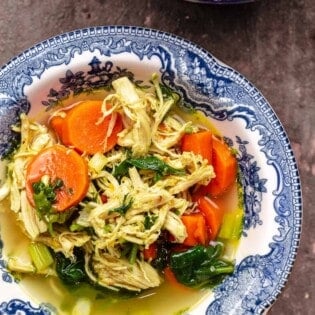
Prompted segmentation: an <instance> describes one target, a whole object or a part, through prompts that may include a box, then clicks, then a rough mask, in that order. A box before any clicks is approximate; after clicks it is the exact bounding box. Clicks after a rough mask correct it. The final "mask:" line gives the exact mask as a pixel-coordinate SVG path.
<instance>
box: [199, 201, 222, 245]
mask: <svg viewBox="0 0 315 315" xmlns="http://www.w3.org/2000/svg"><path fill="white" fill-rule="evenodd" d="M197 204H198V209H199V211H200V212H201V213H202V214H203V215H204V216H205V220H206V223H207V226H208V227H209V235H210V240H214V239H215V238H216V237H217V235H218V232H219V230H220V227H221V224H222V218H223V215H224V209H222V207H220V206H219V205H218V204H216V203H215V202H214V201H213V200H210V199H209V198H206V197H200V198H199V199H198V202H197Z"/></svg>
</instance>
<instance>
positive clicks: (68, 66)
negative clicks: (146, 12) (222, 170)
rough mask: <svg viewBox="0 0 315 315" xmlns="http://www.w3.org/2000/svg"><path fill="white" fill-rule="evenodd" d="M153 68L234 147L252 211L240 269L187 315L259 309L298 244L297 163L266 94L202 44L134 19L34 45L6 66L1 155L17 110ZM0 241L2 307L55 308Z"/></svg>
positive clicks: (273, 294) (0, 83)
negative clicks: (16, 270) (9, 262)
mask: <svg viewBox="0 0 315 315" xmlns="http://www.w3.org/2000/svg"><path fill="white" fill-rule="evenodd" d="M153 72H157V73H159V74H160V75H161V79H162V81H163V82H165V83H166V84H168V85H170V86H172V87H174V88H175V89H176V90H177V91H178V92H179V93H180V94H181V95H182V96H183V97H184V98H185V99H186V100H187V102H188V103H190V104H192V105H193V106H194V107H195V108H197V109H199V110H202V111H203V112H204V113H205V114H206V115H208V116H209V117H211V118H212V119H213V120H214V121H215V124H216V126H217V127H218V129H219V130H221V131H222V133H223V134H224V135H225V136H227V138H229V139H230V141H231V144H233V146H235V147H236V148H237V149H238V151H239V154H238V160H239V165H240V168H241V171H242V173H243V175H244V178H243V180H244V182H243V184H244V188H245V202H246V218H245V226H244V233H243V235H242V237H241V242H240V246H239V249H238V252H237V256H236V269H235V272H234V273H233V275H231V276H229V277H227V278H226V279H225V281H224V282H223V283H222V284H221V285H219V286H218V287H216V288H215V289H214V290H213V292H212V293H210V294H209V295H208V297H207V298H206V299H204V300H203V301H202V302H201V303H200V304H198V305H197V306H196V307H195V308H194V309H193V310H192V311H191V312H189V314H190V315H193V314H194V315H197V314H198V315H200V314H207V315H217V314H238V315H241V314H262V313H264V312H265V311H266V310H267V309H268V308H269V307H270V306H271V305H272V303H273V302H274V301H275V300H276V299H277V297H278V295H279V293H280V292H281V290H282V289H283V287H284V285H285V283H286V281H287V279H288V276H289V274H290V271H291V268H292V266H293V263H294V260H295V256H296V251H297V248H298V245H299V240H300V233H301V220H302V204H301V187H300V179H299V174H298V169H297V165H296V161H295V158H294V155H293V152H292V149H291V146H290V143H289V140H288V138H287V135H286V133H285V130H284V128H283V126H282V125H281V123H280V121H279V120H278V118H277V116H276V114H275V113H274V111H273V109H272V108H271V106H270V105H269V103H268V102H267V100H266V99H265V98H264V97H263V95H262V94H261V93H260V92H259V91H258V90H257V89H256V88H255V86H253V84H251V83H250V82H249V81H248V80H247V79H246V78H245V77H244V76H242V75H241V74H239V73H238V72H237V71H235V70H233V69H232V68H230V67H228V66H226V65H224V64H223V63H221V62H220V61H218V60H217V59H216V58H215V57H214V56H212V55H211V54H210V53H209V52H207V51H206V50H204V49H202V48H200V47H198V46H196V45H195V44H193V43H191V42H189V41H187V40H185V39H182V38H180V37H177V36H175V35H171V34H168V33H164V32H161V31H157V30H153V29H147V28H140V27H132V26H104V27H103V26H101V27H92V28H85V29H80V30H75V31H72V32H69V33H65V34H61V35H58V36H56V37H53V38H50V39H48V40H45V41H43V42H41V43H38V44H37V45H35V46H33V47H31V48H30V49H28V50H26V51H24V52H23V53H21V54H20V55H19V56H17V57H15V58H13V59H12V60H11V61H10V62H8V63H7V64H6V65H5V66H3V67H2V68H1V69H0V155H1V156H3V155H5V154H6V153H8V152H9V151H10V150H11V148H12V144H14V142H15V141H16V139H15V137H14V135H13V134H12V133H11V130H10V126H11V125H12V124H14V123H16V122H17V120H18V117H19V114H20V113H22V112H27V113H29V114H30V115H34V114H35V113H36V112H38V111H43V110H44V109H45V107H47V106H50V105H52V104H54V102H57V101H58V100H59V99H62V98H63V97H64V96H68V95H69V96H71V95H73V94H74V93H79V92H81V91H88V90H89V89H93V88H95V87H100V86H105V85H106V84H108V82H110V80H112V79H113V78H114V77H116V76H120V75H122V74H124V73H125V74H128V75H129V76H132V77H133V78H134V79H135V80H138V81H145V80H147V79H148V78H150V77H151V74H152V73H153ZM2 175H3V174H2ZM0 224H1V222H0ZM3 246H5V244H3V241H1V240H0V275H1V277H0V292H1V294H0V314H51V313H52V311H51V310H52V309H53V306H51V305H47V304H45V301H40V302H41V303H37V302H35V301H33V300H30V298H29V297H28V295H27V294H26V293H25V292H24V291H22V290H21V288H20V286H19V285H18V284H17V283H16V282H15V280H14V278H13V276H12V275H11V274H10V273H9V272H8V271H7V269H6V260H5V257H4V253H3ZM162 313H163V310H161V314H162Z"/></svg>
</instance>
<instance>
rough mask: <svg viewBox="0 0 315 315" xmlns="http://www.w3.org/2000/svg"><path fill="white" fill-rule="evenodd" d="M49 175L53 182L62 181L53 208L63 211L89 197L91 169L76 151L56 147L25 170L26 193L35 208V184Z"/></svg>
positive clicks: (32, 162)
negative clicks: (89, 169)
mask: <svg viewBox="0 0 315 315" xmlns="http://www.w3.org/2000/svg"><path fill="white" fill-rule="evenodd" d="M44 175H48V176H49V178H50V180H51V181H52V182H53V181H55V180H56V179H61V180H62V181H63V186H62V187H61V188H60V189H58V190H57V191H56V201H55V202H54V204H53V207H54V208H55V210H56V211H64V210H66V209H68V208H70V207H72V206H74V205H76V204H78V203H79V202H80V201H81V200H82V199H83V198H84V196H85V195H86V193H87V191H88V187H89V177H88V167H87V163H86V162H85V160H84V159H83V158H82V157H81V156H80V155H79V154H78V153H77V152H76V151H74V150H72V149H68V148H66V147H64V146H61V145H58V144H56V145H54V146H52V147H49V148H46V149H44V150H42V151H41V152H39V154H37V155H36V156H35V157H34V158H33V159H32V160H31V161H30V163H29V164H28V166H27V169H26V193H27V198H28V200H29V202H30V203H31V204H32V205H33V206H35V203H34V198H33V195H34V191H33V186H32V185H33V183H35V182H38V181H40V180H41V178H42V177H43V176H44Z"/></svg>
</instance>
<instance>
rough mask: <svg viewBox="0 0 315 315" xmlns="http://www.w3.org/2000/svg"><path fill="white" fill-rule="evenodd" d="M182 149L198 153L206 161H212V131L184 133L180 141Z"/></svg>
mask: <svg viewBox="0 0 315 315" xmlns="http://www.w3.org/2000/svg"><path fill="white" fill-rule="evenodd" d="M181 148H182V151H190V152H193V153H195V154H200V155H201V156H202V157H203V158H204V159H207V160H208V163H209V164H211V163H212V133H211V132H210V131H200V132H197V133H191V134H185V135H184V136H183V138H182V143H181Z"/></svg>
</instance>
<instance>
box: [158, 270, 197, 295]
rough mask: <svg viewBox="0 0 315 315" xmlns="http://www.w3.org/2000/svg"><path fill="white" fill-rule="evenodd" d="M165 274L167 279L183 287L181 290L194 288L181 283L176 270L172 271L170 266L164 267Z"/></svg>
mask: <svg viewBox="0 0 315 315" xmlns="http://www.w3.org/2000/svg"><path fill="white" fill-rule="evenodd" d="M164 276H165V280H166V281H167V282H168V283H170V284H172V285H174V286H176V287H177V288H179V289H181V290H193V289H192V288H189V287H186V286H185V285H184V284H181V283H180V282H179V281H178V280H177V279H176V277H175V275H174V272H173V271H172V269H171V268H170V267H166V268H164Z"/></svg>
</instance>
